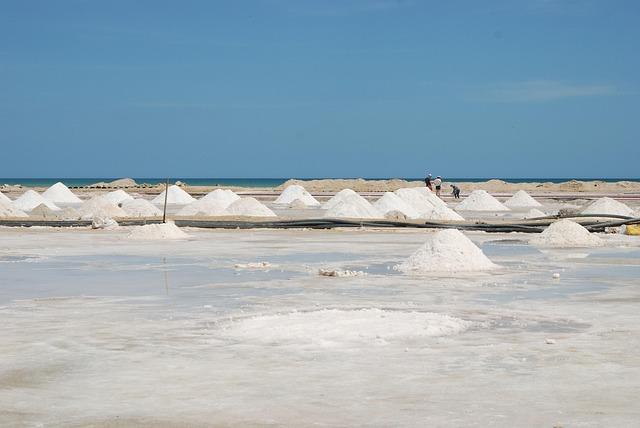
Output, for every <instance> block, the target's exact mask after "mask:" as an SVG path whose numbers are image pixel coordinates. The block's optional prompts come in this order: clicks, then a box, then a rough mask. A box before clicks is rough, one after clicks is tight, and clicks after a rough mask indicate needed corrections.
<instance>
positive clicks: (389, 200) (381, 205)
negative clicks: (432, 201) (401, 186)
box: [373, 192, 420, 218]
mask: <svg viewBox="0 0 640 428" xmlns="http://www.w3.org/2000/svg"><path fill="white" fill-rule="evenodd" d="M373 207H374V208H375V209H377V210H378V211H379V212H380V213H381V214H384V215H385V216H386V215H387V213H390V212H393V211H398V212H401V213H402V214H404V215H405V216H406V217H407V218H418V217H419V216H420V213H418V211H417V210H416V209H415V208H413V207H412V206H411V205H409V204H408V203H407V202H405V201H404V200H403V199H402V198H400V197H399V196H398V195H396V194H395V193H392V192H385V193H384V195H382V197H381V198H380V199H378V200H377V201H375V202H374V203H373Z"/></svg>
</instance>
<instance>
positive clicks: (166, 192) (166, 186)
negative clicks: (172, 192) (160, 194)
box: [162, 178, 169, 223]
mask: <svg viewBox="0 0 640 428" xmlns="http://www.w3.org/2000/svg"><path fill="white" fill-rule="evenodd" d="M168 197H169V179H168V178H167V181H165V183H164V210H163V212H162V222H163V223H166V222H167V198H168Z"/></svg>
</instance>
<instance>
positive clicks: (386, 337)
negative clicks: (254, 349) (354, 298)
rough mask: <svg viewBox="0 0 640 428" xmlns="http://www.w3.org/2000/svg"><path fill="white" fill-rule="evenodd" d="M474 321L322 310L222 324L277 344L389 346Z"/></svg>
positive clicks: (248, 338)
mask: <svg viewBox="0 0 640 428" xmlns="http://www.w3.org/2000/svg"><path fill="white" fill-rule="evenodd" d="M472 325H473V323H472V322H470V321H466V320H462V319H459V318H454V317H451V316H449V315H443V314H437V313H431V312H408V311H393V310H383V309H378V308H366V309H354V310H345V309H322V310H317V311H308V312H302V311H300V312H289V313H279V314H274V315H259V316H254V317H248V318H240V319H235V320H233V321H230V322H226V321H225V322H222V323H221V325H220V333H221V335H222V336H223V337H228V338H230V339H232V340H234V341H235V340H240V341H242V342H247V343H259V344H270V345H278V346H303V347H304V346H310V347H331V346H344V345H349V344H353V345H362V344H370V345H385V344H386V343H389V342H403V341H411V340H415V339H421V338H428V337H439V336H449V335H454V334H459V333H462V332H464V331H465V330H467V329H468V328H470V327H471V326H472Z"/></svg>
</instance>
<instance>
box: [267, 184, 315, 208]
mask: <svg viewBox="0 0 640 428" xmlns="http://www.w3.org/2000/svg"><path fill="white" fill-rule="evenodd" d="M296 199H298V200H300V201H302V202H303V203H304V204H305V205H306V206H308V207H318V206H320V202H318V201H317V200H316V198H314V197H313V196H311V194H310V193H309V192H307V191H306V190H305V188H304V187H302V186H300V185H298V184H292V185H291V186H287V188H286V189H284V190H283V192H282V193H281V194H280V196H278V199H276V200H275V202H274V203H276V204H283V205H288V204H290V203H291V202H293V201H295V200H296Z"/></svg>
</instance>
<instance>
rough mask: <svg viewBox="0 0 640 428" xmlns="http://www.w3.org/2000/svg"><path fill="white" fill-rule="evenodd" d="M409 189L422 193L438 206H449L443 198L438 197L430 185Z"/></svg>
mask: <svg viewBox="0 0 640 428" xmlns="http://www.w3.org/2000/svg"><path fill="white" fill-rule="evenodd" d="M409 189H411V190H413V191H414V192H418V193H420V194H421V195H422V196H424V197H425V198H426V199H427V200H428V201H429V202H431V204H432V205H435V206H436V207H438V206H440V207H443V208H449V207H448V206H447V204H446V202H445V201H443V200H442V199H440V197H438V196H437V195H436V194H435V193H433V192H432V191H431V190H429V188H428V187H409Z"/></svg>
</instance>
